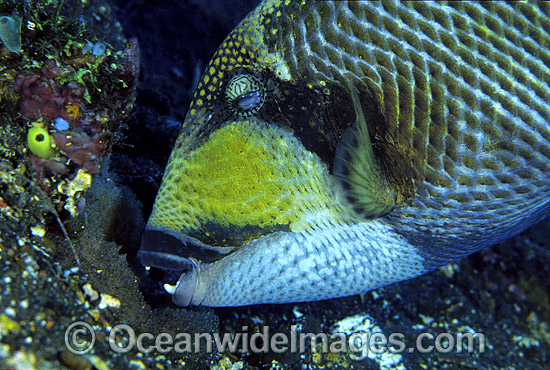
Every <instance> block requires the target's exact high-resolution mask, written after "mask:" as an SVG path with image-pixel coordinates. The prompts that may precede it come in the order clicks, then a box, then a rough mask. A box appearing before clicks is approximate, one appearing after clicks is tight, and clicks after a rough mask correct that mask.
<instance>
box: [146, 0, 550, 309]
mask: <svg viewBox="0 0 550 370" xmlns="http://www.w3.org/2000/svg"><path fill="white" fill-rule="evenodd" d="M549 85H550V2H543V1H527V2H523V1H522V2H503V1H480V2H474V1H453V2H448V3H445V2H443V3H441V2H435V1H385V0H384V1H312V0H307V1H298V0H265V1H263V2H262V3H260V4H259V5H258V6H257V7H256V8H255V9H254V10H253V11H252V12H251V13H250V14H249V15H248V16H247V17H246V18H245V19H244V20H243V21H242V22H241V23H239V25H238V26H236V28H235V29H234V30H233V31H232V32H231V33H230V34H229V35H228V36H227V38H226V39H225V41H224V42H223V43H222V45H221V46H220V47H219V49H218V51H217V52H216V53H215V55H214V56H213V58H212V60H211V61H210V63H209V64H208V66H207V68H206V70H205V72H204V74H203V75H202V77H201V80H200V82H199V84H198V87H197V89H196V91H195V94H194V97H193V101H192V103H191V105H190V107H189V110H188V112H187V116H186V118H185V121H184V122H183V126H182V128H181V131H180V133H179V136H178V138H177V141H176V143H175V146H174V148H173V151H172V154H171V156H170V159H169V162H168V164H167V167H166V171H165V173H164V177H163V179H162V183H161V186H160V189H159V192H158V194H157V197H156V200H155V204H154V207H153V211H152V213H151V216H150V218H149V220H148V223H147V226H146V229H145V231H144V233H143V238H142V245H141V248H140V251H139V253H138V256H139V258H140V259H141V261H142V263H143V264H145V265H148V266H156V267H160V268H165V269H170V270H180V271H181V277H180V278H179V280H178V282H177V284H176V285H169V284H167V285H165V288H166V290H167V291H168V292H169V293H172V294H173V296H172V298H173V301H174V302H175V303H176V304H178V305H181V306H188V305H206V306H242V305H251V304H262V303H288V302H300V301H314V300H322V299H329V298H335V297H343V296H348V295H353V294H360V293H364V292H366V291H368V290H370V289H374V288H377V287H380V286H384V285H387V284H391V283H394V282H398V281H402V280H406V279H410V278H413V277H416V276H419V275H422V274H424V273H426V272H429V271H432V270H434V269H437V268H438V267H440V266H443V265H446V264H448V263H450V262H452V261H455V260H457V259H459V258H461V257H463V256H466V255H468V254H471V253H473V252H475V251H478V250H480V249H481V248H484V247H488V246H491V245H494V244H496V243H498V242H499V241H502V240H504V239H506V238H510V237H511V236H513V235H515V234H518V233H519V232H521V231H523V230H525V229H526V228H528V227H529V226H530V225H533V224H534V223H535V222H537V221H539V220H541V219H543V218H544V217H545V216H547V215H548V213H549V209H550V203H549V202H550V86H549Z"/></svg>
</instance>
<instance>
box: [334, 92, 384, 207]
mask: <svg viewBox="0 0 550 370" xmlns="http://www.w3.org/2000/svg"><path fill="white" fill-rule="evenodd" d="M351 96H352V101H353V107H354V110H355V116H356V122H355V124H353V125H352V126H350V127H348V128H347V129H346V131H345V132H344V134H343V135H342V139H341V140H340V143H339V144H338V146H337V148H336V155H335V158H334V167H333V173H334V176H335V177H336V178H337V179H338V180H339V181H340V183H341V184H342V187H343V189H344V192H345V195H346V198H347V199H348V200H349V202H350V203H351V205H352V206H353V208H354V209H355V211H356V212H357V213H359V214H360V215H361V216H363V217H367V218H374V217H378V216H380V215H383V214H385V213H388V212H389V211H390V210H391V209H392V208H393V207H394V206H395V195H394V192H393V190H392V188H391V187H390V184H389V181H388V179H387V178H386V174H385V170H384V168H383V166H382V164H381V163H380V161H379V160H378V159H377V158H376V156H375V154H374V150H373V148H372V143H371V140H370V136H369V131H368V127H367V122H366V119H365V115H364V113H363V108H362V106H361V102H360V100H359V95H358V93H357V90H356V89H355V87H354V86H352V88H351Z"/></svg>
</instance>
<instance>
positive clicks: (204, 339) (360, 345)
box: [65, 321, 485, 361]
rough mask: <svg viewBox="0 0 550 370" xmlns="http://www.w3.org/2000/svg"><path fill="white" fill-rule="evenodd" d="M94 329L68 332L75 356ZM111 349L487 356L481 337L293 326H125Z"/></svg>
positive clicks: (113, 333)
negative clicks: (411, 336)
mask: <svg viewBox="0 0 550 370" xmlns="http://www.w3.org/2000/svg"><path fill="white" fill-rule="evenodd" d="M95 340H96V338H95V332H94V330H93V328H92V327H91V326H90V325H89V324H87V323H85V322H82V321H79V322H75V323H73V324H72V325H70V326H69V328H67V330H66V332H65V345H66V347H67V349H68V350H69V351H71V352H73V353H75V354H85V353H88V352H89V351H90V350H92V349H93V347H94V344H95ZM107 341H108V344H109V346H110V348H111V350H113V351H114V352H116V353H128V352H130V351H133V350H137V351H139V352H142V353H152V352H158V353H162V354H164V353H168V352H175V353H199V352H208V353H212V352H214V351H217V352H219V353H227V352H230V353H237V352H242V353H245V352H253V353H267V352H274V353H284V352H287V351H290V352H291V353H305V352H308V351H309V352H311V353H313V352H321V353H328V352H331V353H347V354H349V357H350V358H351V359H352V360H357V361H360V360H363V359H365V358H366V357H367V356H368V355H369V353H370V354H382V353H386V352H389V353H395V354H400V353H403V352H409V353H414V352H420V353H430V352H433V351H437V352H440V353H449V352H452V351H455V352H457V353H473V352H478V353H483V352H485V337H484V335H483V334H481V333H455V334H452V333H439V334H437V335H433V334H431V333H427V332H426V333H420V334H419V335H417V336H416V338H415V340H414V341H413V342H414V343H412V344H408V342H410V341H407V340H406V339H405V335H404V334H403V333H391V334H389V335H386V334H384V333H381V332H375V333H366V332H357V333H353V334H347V333H331V334H326V333H303V332H300V331H298V330H297V326H296V325H292V326H291V328H290V333H280V332H272V331H271V330H270V328H269V326H264V327H262V329H261V331H260V332H249V328H248V327H247V326H243V327H242V328H241V331H240V332H237V333H194V334H190V333H177V334H170V333H159V334H156V335H154V334H152V333H139V334H138V333H136V332H135V331H134V329H132V327H130V326H129V325H126V324H120V325H116V326H115V327H113V328H112V329H111V330H110V331H109V335H108V338H107Z"/></svg>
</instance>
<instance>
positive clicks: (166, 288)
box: [164, 284, 177, 294]
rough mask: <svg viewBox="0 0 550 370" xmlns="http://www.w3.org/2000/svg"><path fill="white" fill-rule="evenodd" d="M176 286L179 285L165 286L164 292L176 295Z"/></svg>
mask: <svg viewBox="0 0 550 370" xmlns="http://www.w3.org/2000/svg"><path fill="white" fill-rule="evenodd" d="M176 286H177V285H170V284H164V290H166V291H167V292H168V293H170V294H174V293H175V292H176Z"/></svg>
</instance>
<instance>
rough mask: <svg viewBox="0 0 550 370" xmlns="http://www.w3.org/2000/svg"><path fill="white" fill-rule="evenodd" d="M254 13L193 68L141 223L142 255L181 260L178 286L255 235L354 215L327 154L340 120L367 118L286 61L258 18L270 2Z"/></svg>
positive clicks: (340, 88)
mask: <svg viewBox="0 0 550 370" xmlns="http://www.w3.org/2000/svg"><path fill="white" fill-rule="evenodd" d="M257 12H259V14H260V15H258V14H256V15H255V14H254V12H253V13H252V14H251V15H249V17H248V18H246V19H245V20H244V21H243V22H242V23H241V24H240V25H239V26H237V28H236V29H235V30H234V31H233V32H232V33H231V34H230V35H229V36H228V37H227V39H226V40H225V41H224V42H223V44H222V45H221V46H220V48H219V49H218V51H217V52H216V54H215V55H214V57H213V58H212V60H211V61H210V63H209V65H208V66H207V68H206V70H205V72H204V74H203V76H202V77H201V80H200V82H199V84H198V87H197V89H196V92H195V94H194V98H193V101H192V103H191V105H190V107H189V110H188V113H187V116H186V118H185V120H184V123H183V125H182V128H181V131H180V133H179V135H178V138H177V140H176V143H175V145H174V148H173V151H172V153H171V156H170V159H169V162H168V164H167V167H166V170H165V173H164V177H163V179H162V184H161V186H160V189H159V192H158V194H157V197H156V200H155V204H154V207H153V210H152V213H151V215H150V218H149V220H148V223H147V226H146V228H145V231H144V233H143V237H142V245H141V248H140V251H139V258H140V259H141V261H142V263H143V264H145V265H148V266H156V267H160V268H163V269H173V270H185V271H187V273H186V274H185V276H186V277H185V279H188V280H189V279H191V282H188V283H187V284H181V282H180V284H179V286H180V287H181V286H184V285H185V286H194V285H196V284H197V282H196V281H195V280H196V276H197V274H196V270H197V269H198V268H199V266H204V265H205V264H214V263H216V261H218V260H220V259H223V258H225V257H226V256H228V255H231V254H233V253H235V252H236V251H237V250H239V249H241V248H243V247H244V246H250V245H251V242H254V243H252V244H257V243H258V240H260V241H261V243H263V244H268V245H269V244H270V243H274V241H273V240H272V238H273V237H275V238H276V235H278V234H279V233H303V232H313V231H314V230H316V229H320V228H324V227H326V226H327V225H339V224H347V225H349V224H353V223H355V222H357V220H359V219H362V216H361V215H360V214H359V213H360V212H358V211H357V209H355V208H354V205H353V204H352V203H351V202H350V201H349V199H348V198H349V197H347V196H346V192H345V191H344V189H343V188H344V187H345V183H344V182H342V181H339V179H338V176H334V173H333V171H334V168H333V167H334V166H336V167H338V168H339V170H338V171H339V172H346V170H345V169H342V165H341V163H340V164H335V163H336V162H335V157H336V156H337V153H342V149H339V143H340V142H341V141H342V136H343V135H344V133H345V131H346V129H348V128H349V127H352V126H354V127H355V126H357V124H358V119H362V123H365V122H363V121H364V120H365V118H364V117H362V118H360V116H361V115H359V114H358V113H357V111H358V109H361V111H362V107H360V106H359V105H360V104H361V103H358V102H355V101H353V97H352V96H351V95H350V94H349V91H347V90H346V86H344V85H343V84H342V83H334V84H331V83H325V82H324V80H316V79H310V80H308V81H306V79H304V78H303V76H304V75H311V73H309V72H307V71H301V72H300V73H298V71H296V70H293V71H292V72H291V68H289V66H288V64H287V62H286V61H285V58H284V56H283V55H282V54H281V53H280V52H279V51H277V50H276V48H270V47H269V46H268V45H269V44H270V42H268V41H267V40H265V38H266V36H265V35H266V30H264V29H263V27H264V25H262V24H265V23H266V21H265V19H264V20H263V22H258V21H257V19H258V17H261V14H268V12H265V11H262V10H261V9H260V10H257ZM267 23H269V22H267ZM258 24H260V25H258ZM258 27H260V28H261V30H258ZM271 32H272V31H270V32H267V33H268V34H269V33H271ZM359 93H360V92H358V94H359ZM367 104H368V103H367ZM350 105H353V106H355V107H356V109H355V111H354V110H353V109H352V110H350V109H349V106H350ZM368 118H369V119H370V120H372V117H370V116H369V117H368ZM348 136H350V135H349V134H348ZM349 141H350V142H354V143H355V144H354V145H357V144H360V143H358V142H357V140H356V139H354V138H351V137H350V138H349ZM354 145H351V146H354ZM346 155H348V156H350V155H351V154H350V153H346ZM342 156H343V155H342ZM340 162H341V161H340ZM341 177H346V176H345V175H344V176H341ZM388 198H391V199H390V203H391V205H393V204H394V199H393V195H391V194H389V195H388ZM387 210H388V207H385V208H383V211H382V213H383V212H386V211H387ZM193 271H195V272H193ZM194 289H195V288H193V289H191V290H194ZM181 295H182V294H179V296H181ZM185 295H186V296H189V295H190V294H189V293H186V294H185ZM191 295H192V294H191ZM187 300H188V299H187V298H186V299H183V301H187ZM195 300H197V298H196V297H195Z"/></svg>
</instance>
